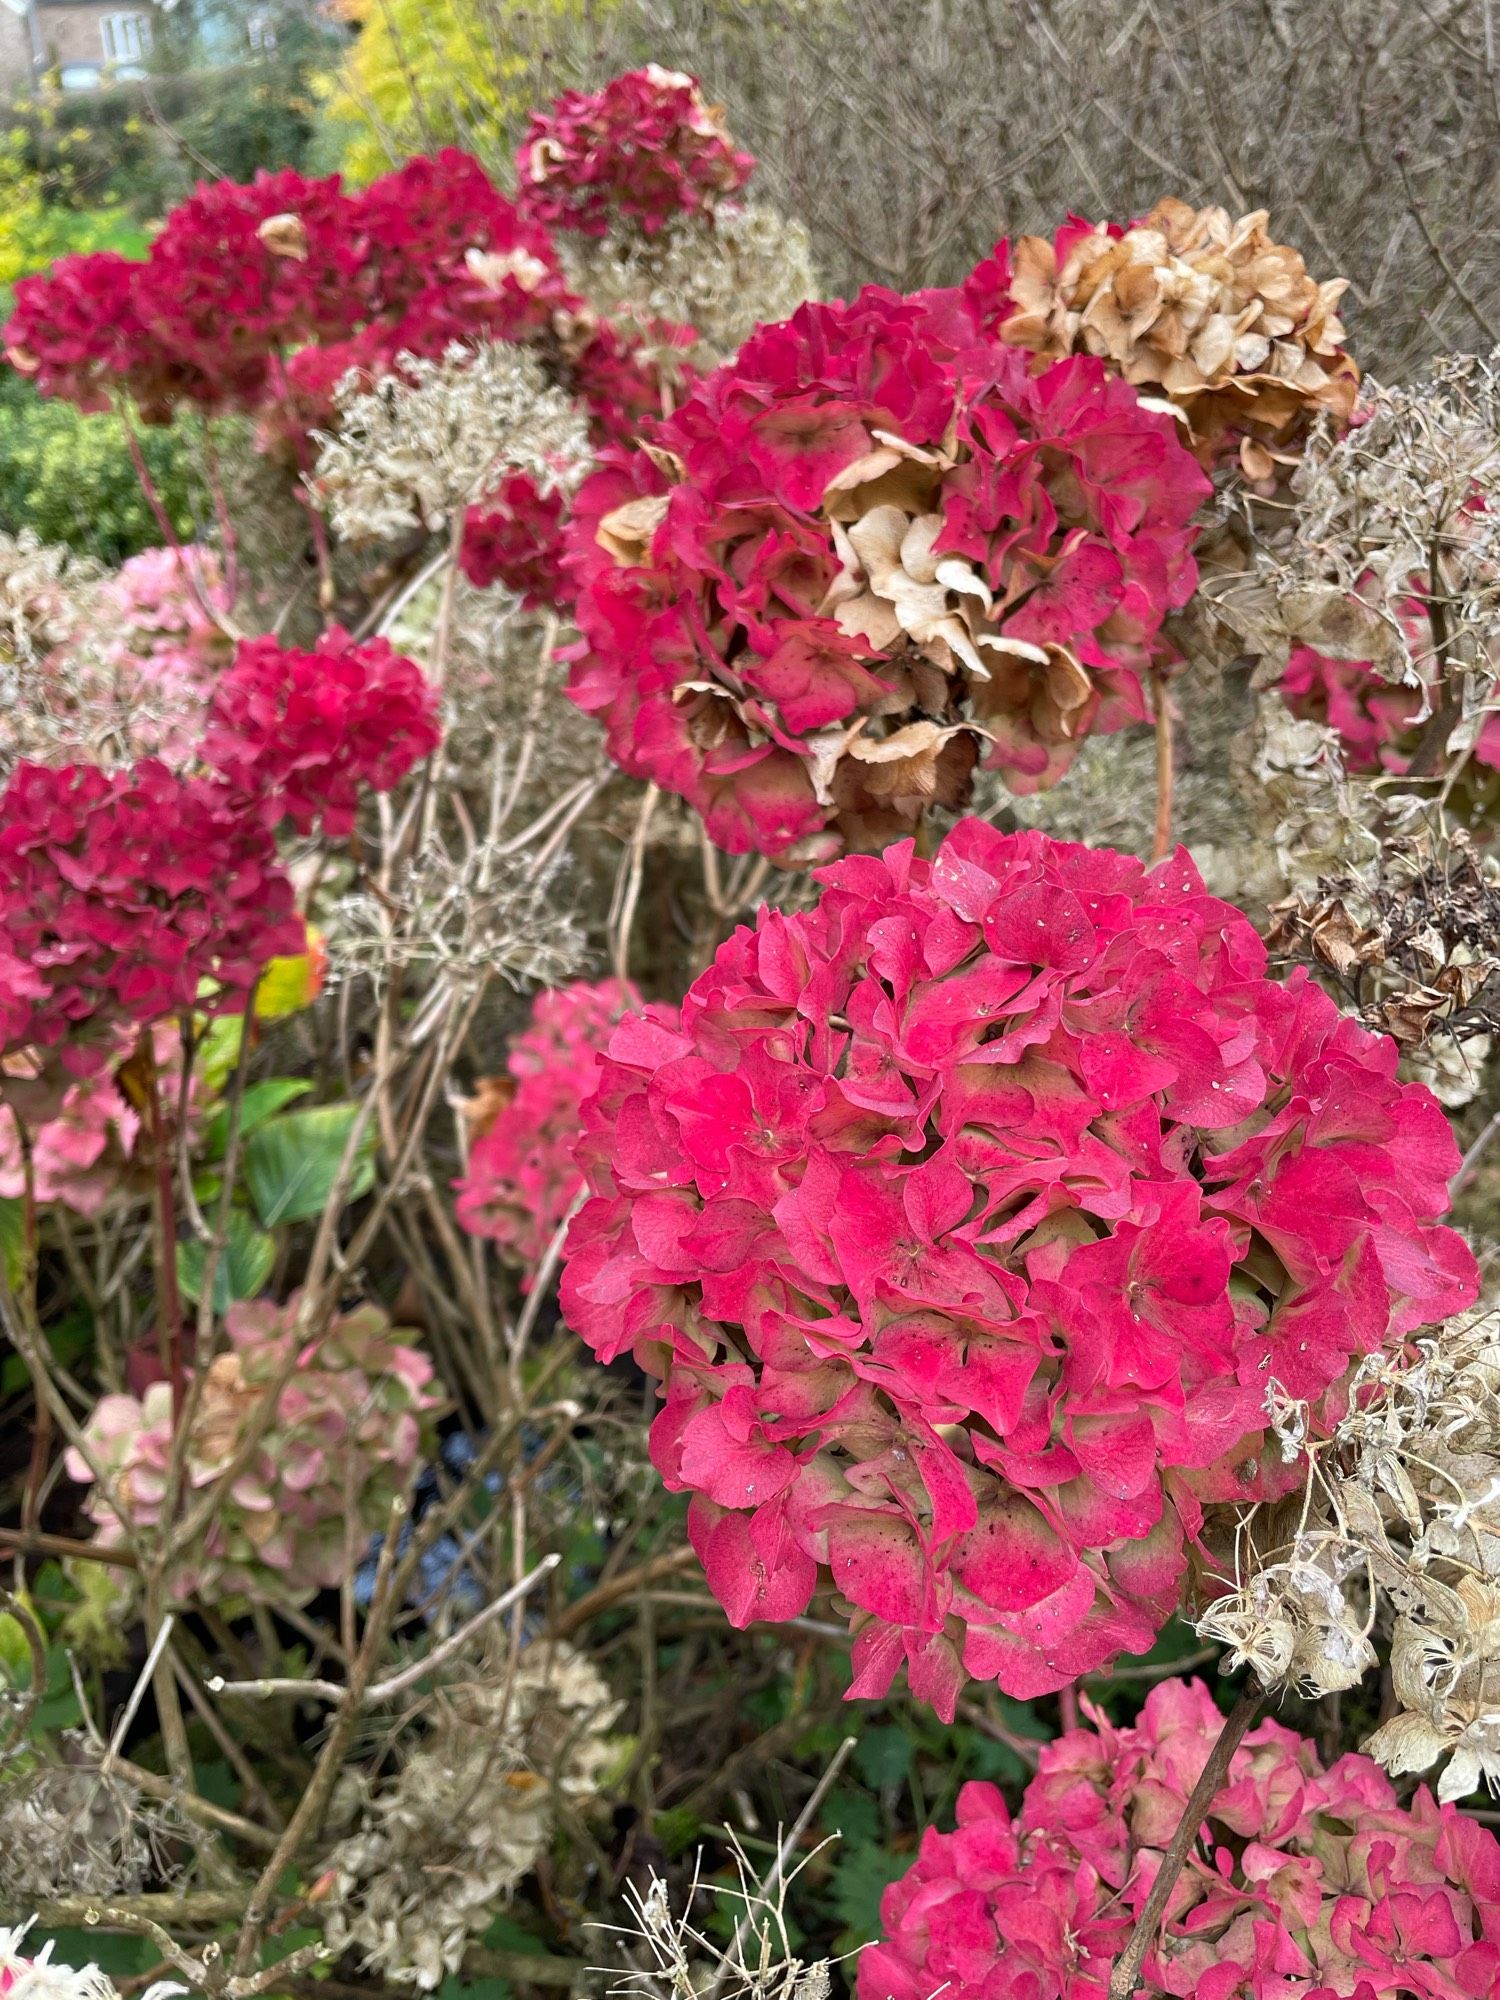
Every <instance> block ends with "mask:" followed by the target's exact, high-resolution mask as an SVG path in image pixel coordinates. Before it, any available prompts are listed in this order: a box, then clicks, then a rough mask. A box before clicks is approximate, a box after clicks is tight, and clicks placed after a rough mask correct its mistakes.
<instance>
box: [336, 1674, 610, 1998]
mask: <svg viewBox="0 0 1500 2000" xmlns="http://www.w3.org/2000/svg"><path fill="white" fill-rule="evenodd" d="M619 1709H620V1704H619V1703H618V1702H617V1701H616V1700H615V1699H614V1698H613V1697H612V1696H611V1694H610V1692H609V1689H608V1687H607V1686H606V1685H605V1683H604V1681H603V1680H602V1679H601V1678H600V1675H599V1672H598V1669H597V1668H596V1667H594V1666H593V1665H592V1663H591V1662H590V1661H588V1660H586V1659H585V1658H583V1657H582V1656H581V1655H580V1654H578V1653H576V1652H574V1651H573V1649H572V1648H571V1647H568V1646H562V1645H548V1646H543V1645H541V1644H535V1645H532V1646H530V1647H528V1648H527V1650H526V1651H525V1652H524V1653H523V1654H522V1656H521V1658H520V1660H519V1661H518V1662H517V1664H516V1665H515V1667H514V1669H513V1670H512V1671H510V1672H509V1673H506V1672H504V1671H503V1670H502V1671H501V1672H499V1673H498V1674H497V1675H496V1676H495V1677H494V1678H486V1679H476V1680H473V1681H471V1682H465V1683H462V1684H458V1685H454V1686H449V1687H445V1688H444V1689H443V1690H442V1692H441V1694H440V1696H439V1698H438V1702H437V1705H436V1708H435V1710H434V1712H433V1714H432V1717H431V1727H430V1729H429V1731H428V1733H427V1735H426V1736H425V1737H424V1738H423V1739H422V1740H421V1741H420V1742H418V1743H417V1744H416V1746H415V1747H414V1748H411V1749H410V1750H409V1751H408V1754H407V1756H406V1758H405V1761H404V1762H403V1763H402V1765H401V1767H400V1769H399V1770H398V1771H397V1773H396V1775H395V1777H394V1778H392V1779H391V1780H390V1782H389V1783H388V1784H386V1785H384V1786H382V1787H381V1789H380V1790H379V1791H377V1792H376V1794H375V1795H374V1797H373V1798H372V1799H370V1801H369V1803H368V1805H367V1807H366V1809H365V1811H364V1813H363V1815H362V1824H361V1825H360V1827H359V1828H358V1830H357V1831H355V1832H353V1833H351V1834H350V1835H349V1836H348V1837H347V1838H346V1839H345V1840H343V1841H341V1842H340V1844H339V1845H338V1846H337V1847H336V1848H335V1849H334V1851H333V1853H332V1855H331V1856H330V1857H329V1861H328V1869H327V1872H328V1875H329V1877H330V1882H329V1886H328V1890H327V1900H328V1910H327V1924H328V1937H329V1941H330V1943H332V1944H333V1945H335V1946H336V1947H341V1948H345V1949H353V1950H355V1951H357V1952H358V1953H359V1954H360V1956H361V1958H362V1961H363V1963H364V1965H365V1967H366V1968H367V1969H368V1970H370V1971H372V1972H377V1973H379V1974H380V1975H381V1976H382V1977H383V1978H385V1979H387V1980H390V1981H391V1982H392V1983H394V1984H395V1985H397V1986H414V1987H416V1988H417V1989H418V1990H419V1991H420V1992H430V1991H431V1990H432V1989H433V1988H434V1987H436V1986H439V1985H441V1984H442V1982H443V1979H444V1977H445V1975H446V1974H449V1973H453V1972H456V1971H457V1970H458V1967H459V1964H460V1962H461V1961H462V1959H463V1955H464V1952H465V1950H466V1949H467V1947H468V1945H469V1944H470V1942H471V1941H472V1940H473V1939H474V1938H475V1937H476V1936H478V1935H479V1933H480V1932H481V1931H483V1930H485V1929H487V1928H488V1926H489V1925H490V1923H491V1922H492V1921H493V1919H494V1917H495V1915H496V1912H497V1910H498V1909H499V1908H500V1907H501V1906H502V1905H503V1904H504V1903H505V1902H506V1901H507V1900H508V1898H509V1897H510V1895H511V1894H512V1892H513V1891H514V1890H515V1888H516V1887H517V1885H518V1884H519V1883H520V1882H521V1881H522V1880H523V1879H524V1878H525V1877H526V1876H527V1875H528V1874H530V1872H531V1870H532V1868H533V1867H534V1866H535V1865H536V1862H537V1860H538V1858H539V1856H540V1855H541V1854H542V1853H543V1852H544V1850H545V1849H546V1847H547V1844H548V1842H549V1841H550V1839H551V1836H552V1829H553V1826H554V1824H555V1821H556V1816H557V1812H558V1808H559V1806H560V1805H563V1806H566V1807H569V1808H572V1809H575V1810H576V1808H577V1807H578V1806H579V1805H581V1804H583V1803H585V1802H586V1801H587V1800H588V1799H589V1798H590V1797H592V1795H593V1794H594V1793H595V1792H596V1791H597V1790H598V1788H599V1785H600V1782H601V1780H602V1778H603V1776H604V1773H605V1771H606V1770H607V1768H608V1767H609V1765H610V1764H611V1763H612V1762H613V1761H614V1760H615V1758H616V1756H617V1754H618V1752H617V1746H616V1744H615V1743H614V1742H613V1741H612V1739H611V1738H610V1736H609V1729H610V1726H611V1725H612V1723H613V1722H614V1720H615V1717H616V1716H617V1715H618V1713H619Z"/></svg>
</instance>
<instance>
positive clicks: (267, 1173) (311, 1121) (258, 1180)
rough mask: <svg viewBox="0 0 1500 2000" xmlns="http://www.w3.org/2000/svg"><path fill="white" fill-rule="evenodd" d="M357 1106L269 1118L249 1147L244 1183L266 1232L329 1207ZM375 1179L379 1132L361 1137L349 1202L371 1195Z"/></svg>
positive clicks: (370, 1129)
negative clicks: (376, 1143) (376, 1135)
mask: <svg viewBox="0 0 1500 2000" xmlns="http://www.w3.org/2000/svg"><path fill="white" fill-rule="evenodd" d="M358 1116H359V1111H358V1107H357V1106H355V1105H353V1104H320V1105H318V1106H316V1107H315V1108H314V1109H313V1110H311V1111H289V1112H286V1113H284V1114H283V1115H281V1116H278V1117H275V1118H271V1119H268V1120H267V1121H266V1123H265V1124H263V1125H261V1126H259V1127H258V1128H257V1129H256V1130H255V1131H254V1132H252V1133H251V1134H250V1137H249V1139H248V1140H247V1141H246V1144H245V1180H246V1182H247V1184H248V1186H249V1189H250V1194H251V1198H252V1200H253V1201H254V1203H255V1208H256V1213H257V1214H258V1215H259V1216H260V1219H261V1221H262V1222H263V1223H264V1224H265V1226H266V1228H267V1229H274V1228H275V1227H276V1225H277V1224H278V1223H282V1222H307V1221H310V1220H311V1219H312V1218H313V1217H314V1216H319V1215H321V1214H322V1213H323V1211H324V1209H325V1208H326V1207H327V1206H328V1199H329V1197H330V1195H331V1194H332V1193H333V1188H334V1183H335V1181H336V1180H337V1179H338V1172H339V1165H340V1163H341V1161H342V1160H343V1157H344V1148H345V1146H346V1145H347V1144H348V1141H349V1135H350V1133H351V1131H352V1130H353V1127H354V1121H355V1119H356V1118H357V1117H358ZM374 1181H375V1130H374V1127H373V1125H367V1126H366V1128H365V1131H364V1133H363V1134H362V1136H361V1139H360V1143H359V1150H358V1156H357V1159H356V1163H355V1168H354V1178H353V1180H352V1182H351V1184H350V1188H349V1199H350V1200H351V1201H357V1200H358V1199H359V1197H360V1196H361V1195H363V1194H368V1193H369V1191H370V1188H371V1187H372V1186H373V1185H374Z"/></svg>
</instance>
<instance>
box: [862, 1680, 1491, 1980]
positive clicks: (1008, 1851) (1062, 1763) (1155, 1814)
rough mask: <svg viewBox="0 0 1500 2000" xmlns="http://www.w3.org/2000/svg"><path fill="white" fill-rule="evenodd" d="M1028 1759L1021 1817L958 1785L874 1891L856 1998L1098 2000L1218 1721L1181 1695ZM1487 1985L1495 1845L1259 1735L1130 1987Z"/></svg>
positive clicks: (988, 1790) (1381, 1784)
mask: <svg viewBox="0 0 1500 2000" xmlns="http://www.w3.org/2000/svg"><path fill="white" fill-rule="evenodd" d="M1089 1713H1090V1720H1091V1723H1092V1727H1091V1728H1087V1729H1075V1730H1072V1731H1070V1732H1069V1733H1068V1734H1067V1735H1065V1736H1063V1737H1060V1738H1059V1739H1058V1740H1057V1741H1056V1742H1053V1743H1049V1744H1048V1745H1047V1746H1046V1748H1045V1749H1044V1750H1043V1751H1042V1754H1041V1762H1040V1767H1039V1769H1038V1771H1037V1775H1036V1777H1035V1778H1034V1779H1033V1780H1032V1782H1031V1784H1030V1785H1029V1786H1028V1787H1027V1790H1026V1795H1025V1797H1024V1799H1023V1800H1022V1802H1021V1809H1020V1812H1019V1813H1018V1814H1017V1816H1016V1817H1015V1819H1014V1820H1013V1819H1012V1818H1011V1815H1010V1812H1009V1811H1008V1809H1007V1807H1006V1804H1005V1800H1004V1798H1003V1797H1002V1796H1001V1793H1000V1791H999V1790H998V1788H997V1787H996V1786H994V1785H986V1784H968V1785H965V1786H964V1788H963V1790H962V1791H961V1792H960V1793H959V1797H958V1826H957V1829H956V1830H955V1831H954V1832H953V1833H940V1832H938V1831H937V1829H936V1828H929V1829H928V1831H927V1832H926V1833H925V1834H924V1835H923V1836H922V1845H921V1849H920V1852H919V1854H918V1857H917V1860H916V1863H915V1865H914V1866H913V1867H912V1868H911V1869H910V1871H909V1872H908V1873H907V1874H906V1875H905V1876H903V1877H902V1879H901V1880H900V1881H899V1882H897V1883H896V1884H895V1885H894V1886H893V1887H891V1888H890V1889H888V1890H887V1891H886V1893H885V1898H884V1902H883V1905H882V1918H883V1922H884V1927H885V1933H886V1934H885V1936H884V1938H883V1939H882V1940H881V1941H880V1942H879V1943H878V1944H875V1945H872V1946H870V1947H869V1948H868V1949H867V1950H866V1951H865V1952H863V1953H862V1954H861V1957H860V1962H859V1985H858V1992H859V2000H929V1996H930V1995H931V1994H933V1993H935V1992H938V1991H942V1992H944V1993H946V1994H949V1995H951V1996H952V2000H979V1996H981V1995H982V1996H984V2000H1104V1996H1105V1994H1106V1993H1107V1991H1108V1985H1109V1972H1110V1967H1111V1965H1112V1964H1113V1963H1114V1962H1115V1960H1116V1959H1117V1958H1118V1957H1119V1955H1120V1954H1121V1953H1122V1952H1123V1951H1124V1949H1125V1947H1126V1946H1127V1944H1128V1943H1129V1941H1130V1937H1131V1934H1132V1932H1133V1930H1134V1928H1135V1921H1136V1918H1137V1917H1138V1916H1139V1914H1140V1911H1141V1907H1142V1905H1143V1904H1144V1903H1145V1900H1146V1897H1147V1894H1148V1892H1149V1889H1150V1886H1151V1882H1152V1879H1153V1877H1154V1875H1155V1873H1156V1870H1157V1868H1158V1867H1159V1866H1160V1865H1161V1857H1162V1854H1163V1851H1164V1850H1165V1849H1166V1847H1167V1845H1168V1843H1169V1842H1170V1840H1171V1838H1172V1836H1173V1834H1174V1833H1175V1832H1176V1830H1177V1824H1178V1821H1179V1820H1180V1818H1181V1817H1182V1813H1183V1810H1184V1808H1185V1806H1186V1804H1187V1800H1188V1794H1189V1793H1190V1792H1191V1791H1192V1788H1193V1786H1194V1784H1195V1783H1196V1781H1197V1779H1198V1776H1199V1774H1200V1772H1201V1771H1202V1769H1203V1766H1204V1765H1205V1763H1206V1762H1207V1761H1208V1755H1209V1751H1210V1750H1211V1749H1212V1747H1213V1743H1214V1739H1215V1737H1216V1736H1217V1735H1218V1732H1219V1728H1220V1725H1221V1723H1222V1720H1223V1718H1222V1716H1221V1715H1220V1713H1219V1711H1218V1709H1217V1708H1216V1707H1215V1706H1214V1703H1213V1698H1212V1697H1211V1695H1210V1694H1209V1692H1208V1690H1207V1689H1206V1688H1205V1687H1204V1686H1203V1684H1202V1683H1201V1682H1199V1681H1192V1682H1189V1681H1168V1682H1165V1683H1163V1684H1162V1685H1161V1686H1159V1687H1156V1688H1153V1689H1152V1691H1151V1693H1150V1694H1149V1695H1148V1696H1147V1698H1146V1704H1145V1707H1144V1708H1143V1709H1142V1711H1141V1715H1140V1718H1139V1720H1138V1721H1137V1723H1136V1724H1135V1725H1134V1726H1133V1727H1130V1728H1127V1729H1117V1728H1115V1727H1113V1726H1112V1725H1111V1724H1110V1723H1109V1722H1108V1721H1106V1719H1105V1718H1104V1716H1103V1715H1101V1714H1100V1713H1099V1712H1098V1711H1097V1710H1095V1709H1093V1708H1092V1707H1090V1711H1089ZM1497 1985H1500V1844H1497V1842H1496V1840H1495V1836H1494V1835H1493V1834H1492V1833H1490V1832H1488V1831H1487V1830H1486V1829H1485V1828H1484V1827H1481V1826H1478V1825H1476V1824H1475V1823H1474V1822H1473V1821H1472V1820H1467V1819H1464V1818H1462V1817H1461V1816H1460V1815H1459V1814H1458V1813H1456V1812H1455V1811H1454V1810H1453V1808H1452V1806H1438V1805H1435V1804H1434V1802H1433V1800H1432V1798H1431V1796H1430V1794H1428V1793H1427V1792H1426V1791H1421V1790H1419V1791H1418V1792H1417V1794H1416V1796H1415V1798H1414V1799H1413V1800H1412V1802H1411V1804H1410V1805H1409V1806H1402V1805H1399V1804H1398V1803H1397V1800H1396V1794H1395V1792H1394V1791H1393V1790H1392V1789H1391V1786H1390V1784H1389V1783H1388V1781H1387V1780H1386V1779H1385V1777H1384V1776H1383V1775H1382V1774H1381V1772H1380V1771H1379V1769H1378V1768H1377V1767H1376V1766H1375V1765H1374V1764H1372V1763H1370V1762H1369V1761H1368V1759H1366V1758H1363V1757H1354V1756H1350V1757H1342V1758H1340V1759H1339V1761H1338V1762H1337V1763H1336V1764H1334V1765H1332V1766H1331V1767H1329V1768H1328V1769H1324V1767H1323V1765H1322V1763H1321V1761H1320V1760H1319V1757H1318V1754H1317V1751H1316V1750H1315V1748H1314V1747H1313V1745H1312V1744H1311V1743H1309V1742H1308V1741H1307V1740H1306V1739H1305V1738H1302V1737H1299V1736H1297V1735H1295V1734H1294V1733H1293V1732H1292V1731H1291V1730H1289V1729H1284V1728H1282V1727H1281V1725H1280V1724H1279V1723H1275V1722H1263V1723H1261V1725H1260V1726H1259V1727H1258V1728H1257V1729H1255V1730H1253V1731H1252V1732H1251V1733H1250V1734H1249V1735H1248V1736H1247V1737H1246V1738H1245V1740H1244V1742H1243V1743H1242V1744H1241V1746H1240V1748H1239V1749H1238V1750H1237V1751H1236V1752H1235V1755H1234V1760H1233V1763H1232V1764H1231V1766H1230V1770H1229V1776H1228V1779H1227V1782H1226V1783H1225V1784H1224V1786H1223V1787H1222V1789H1221V1790H1220V1792H1219V1793H1218V1796H1217V1797H1216V1799H1215V1800H1214V1803H1213V1805H1212V1806H1211V1807H1210V1809H1209V1815H1208V1820H1207V1822H1206V1825H1205V1827H1204V1830H1203V1832H1202V1833H1201V1834H1200V1835H1199V1837H1198V1839H1197V1841H1196V1842H1195V1843H1194V1846H1193V1848H1192V1850H1191V1852H1190V1854H1189V1857H1188V1861H1187V1865H1186V1867H1185V1868H1184V1869H1183V1872H1182V1875H1181V1876H1180V1877H1179V1879H1178V1883H1177V1886H1176V1888H1175V1889H1174V1891H1173V1895H1172V1900H1171V1903H1170V1906H1169V1914H1168V1917H1167V1920H1166V1923H1165V1926H1164V1928H1163V1930H1162V1933H1161V1934H1160V1936H1159V1937H1158V1938H1156V1939H1153V1941H1152V1945H1151V1948H1150V1949H1149V1950H1148V1952H1147V1955H1146V1960H1145V1964H1144V1966H1143V1968H1142V1981H1141V1985H1140V1988H1139V1990H1140V1991H1141V1992H1142V1993H1143V1994H1146V1995H1148V1996H1150V2000H1165V1996H1168V1995H1171V1996H1177V2000H1189V1996H1191V2000H1340V1996H1354V2000H1405V1996H1407V1995H1410V1994H1421V1995H1423V1996H1425V2000H1475V1996H1476V1995H1478V1994H1481V1993H1493V1992H1494V1991H1495V1990H1496V1989H1497Z"/></svg>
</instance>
